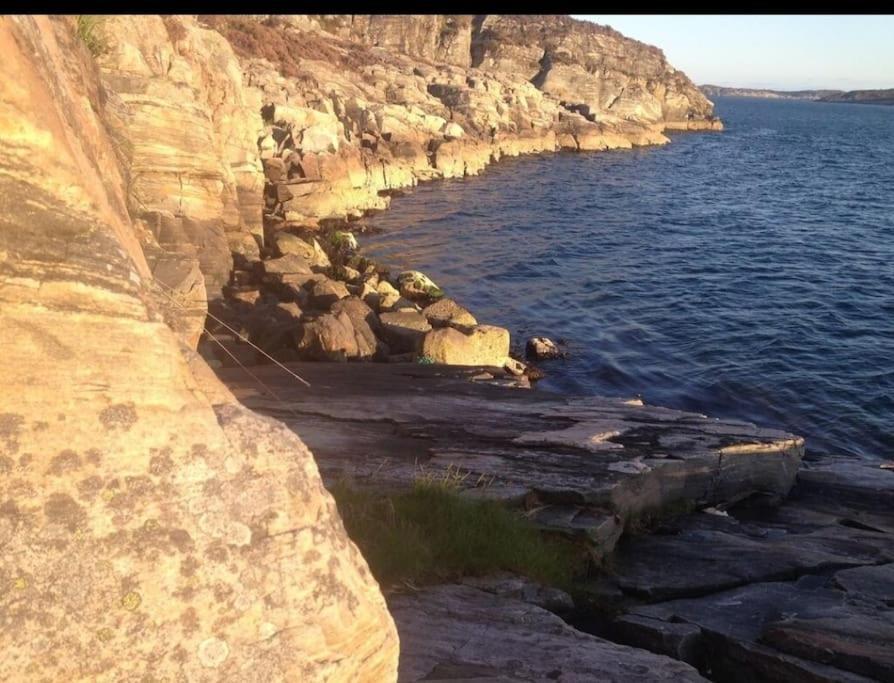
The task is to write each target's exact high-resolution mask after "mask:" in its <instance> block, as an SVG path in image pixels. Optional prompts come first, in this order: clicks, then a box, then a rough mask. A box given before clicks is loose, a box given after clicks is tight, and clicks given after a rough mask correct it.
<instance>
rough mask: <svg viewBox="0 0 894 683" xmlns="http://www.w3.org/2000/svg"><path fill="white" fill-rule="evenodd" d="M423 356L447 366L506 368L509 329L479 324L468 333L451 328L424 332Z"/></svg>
mask: <svg viewBox="0 0 894 683" xmlns="http://www.w3.org/2000/svg"><path fill="white" fill-rule="evenodd" d="M422 355H424V356H427V357H429V358H431V359H432V360H433V361H434V362H435V363H442V364H445V365H492V366H496V367H503V365H504V364H505V362H506V358H507V356H508V355H509V330H507V329H505V328H503V327H496V326H493V325H478V326H477V327H474V328H472V330H471V331H470V332H468V333H467V332H461V331H460V330H457V329H454V328H452V327H442V328H438V329H434V330H432V331H431V332H429V333H428V334H426V335H425V341H424V342H423V344H422Z"/></svg>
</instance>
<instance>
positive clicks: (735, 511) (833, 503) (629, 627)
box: [603, 456, 894, 682]
mask: <svg viewBox="0 0 894 683" xmlns="http://www.w3.org/2000/svg"><path fill="white" fill-rule="evenodd" d="M798 479H799V481H798V484H797V486H796V487H795V489H794V491H793V493H792V495H791V498H790V499H789V500H788V501H786V502H785V503H784V504H783V505H782V506H781V507H779V508H778V509H775V510H772V511H771V510H767V509H764V508H761V507H755V506H738V507H733V508H731V509H730V511H729V516H728V517H724V516H718V515H707V514H699V515H696V516H694V517H688V518H685V519H683V520H680V521H679V522H678V523H675V524H670V525H665V528H664V529H663V530H662V533H661V535H659V536H641V537H639V538H636V539H630V540H626V541H622V542H621V544H620V545H619V546H618V549H617V552H616V555H615V557H614V558H613V561H612V567H613V571H614V572H615V576H614V578H611V579H610V580H609V582H610V583H611V584H613V585H614V586H616V587H617V588H618V589H620V590H619V591H618V592H617V593H616V594H615V607H614V608H617V607H618V606H623V605H626V607H624V610H625V612H626V613H625V614H624V615H623V616H621V617H619V618H617V619H615V620H614V621H613V622H612V623H611V624H610V625H608V626H606V627H605V628H604V629H603V631H604V632H609V633H613V634H614V637H616V638H618V639H619V640H621V641H622V642H626V643H628V644H631V645H636V646H639V647H646V648H648V649H651V650H652V651H654V652H660V653H664V654H669V655H671V656H675V657H677V658H680V659H683V660H684V661H688V662H690V663H692V664H695V665H697V666H699V667H701V668H702V669H703V670H709V671H710V672H711V674H712V676H713V677H715V678H716V679H717V680H723V681H747V680H767V681H830V682H831V681H864V680H869V679H873V680H894V658H892V654H891V653H892V644H894V602H892V598H894V571H892V567H894V508H892V507H891V505H890V503H891V496H892V494H894V472H887V471H885V470H880V469H879V468H878V466H877V464H874V463H870V462H866V461H863V462H860V461H855V460H853V459H844V458H835V457H833V456H823V457H822V458H821V459H820V460H818V461H811V462H808V463H807V464H806V467H805V469H803V470H802V471H801V473H800V474H799V477H798ZM832 490H834V491H835V492H836V494H831V491H832ZM606 594H608V593H607V592H606V591H605V589H603V595H606ZM674 598H675V599H674ZM656 601H657V602H656ZM644 603H645V604H644ZM603 607H607V605H604V604H603Z"/></svg>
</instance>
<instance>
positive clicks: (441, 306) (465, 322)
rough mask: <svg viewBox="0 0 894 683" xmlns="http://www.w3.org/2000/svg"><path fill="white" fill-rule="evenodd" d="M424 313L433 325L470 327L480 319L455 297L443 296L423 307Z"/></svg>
mask: <svg viewBox="0 0 894 683" xmlns="http://www.w3.org/2000/svg"><path fill="white" fill-rule="evenodd" d="M422 315H424V316H425V318H426V320H428V322H429V323H430V324H431V326H432V327H447V326H449V327H458V328H460V329H468V328H471V327H475V325H477V324H478V321H477V320H476V319H475V316H474V315H472V314H471V313H469V311H468V310H467V309H465V308H463V307H462V306H460V305H459V304H458V303H456V302H455V301H454V300H453V299H450V298H446V297H445V298H443V299H440V300H438V301H436V302H435V303H433V304H431V305H429V306H426V307H425V308H424V309H422Z"/></svg>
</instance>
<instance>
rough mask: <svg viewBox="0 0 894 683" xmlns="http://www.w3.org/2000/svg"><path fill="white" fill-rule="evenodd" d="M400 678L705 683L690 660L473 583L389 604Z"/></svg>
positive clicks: (401, 596) (407, 682) (410, 595)
mask: <svg viewBox="0 0 894 683" xmlns="http://www.w3.org/2000/svg"><path fill="white" fill-rule="evenodd" d="M388 606H389V608H390V609H391V613H392V614H393V615H394V620H395V622H396V623H397V628H398V631H399V633H400V636H401V658H400V668H399V670H398V681H402V682H405V683H410V682H412V681H422V680H425V681H447V680H452V681H455V680H468V681H472V680H476V681H477V680H480V681H507V682H508V681H548V680H553V681H580V682H581V683H583V681H606V682H608V681H616V682H618V683H621V682H622V681H623V682H627V681H634V680H635V681H703V680H705V679H704V678H702V677H701V676H700V675H699V674H698V672H697V671H696V670H695V669H694V668H692V667H691V666H689V665H687V664H684V663H682V662H679V661H676V660H674V659H671V658H670V657H664V656H660V655H655V654H652V653H651V652H647V651H645V650H641V649H637V648H632V647H625V646H623V645H618V644H616V643H612V642H610V641H607V640H603V639H602V638H597V637H596V636H591V635H587V634H585V633H581V632H580V631H577V630H575V629H573V628H571V627H570V626H568V624H566V623H565V622H564V621H562V619H560V618H559V617H557V616H556V615H554V614H552V613H550V612H547V611H546V610H544V609H542V608H541V607H537V606H535V605H532V604H528V603H525V602H521V601H519V600H515V599H512V598H508V597H503V596H500V595H494V594H492V593H489V592H485V591H483V590H479V589H477V588H473V587H471V586H461V585H445V586H435V587H432V588H426V589H424V590H422V591H419V592H415V593H405V594H395V595H392V596H391V597H390V598H389V600H388Z"/></svg>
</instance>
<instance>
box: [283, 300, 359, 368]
mask: <svg viewBox="0 0 894 683" xmlns="http://www.w3.org/2000/svg"><path fill="white" fill-rule="evenodd" d="M295 343H296V347H297V349H298V353H299V354H300V355H301V356H302V357H303V358H307V359H308V360H323V361H337V362H344V361H347V360H348V359H349V358H357V357H358V355H359V353H360V350H359V347H358V345H357V336H356V333H355V332H354V325H353V323H352V322H351V316H349V315H348V314H347V312H346V311H340V312H338V313H324V314H323V315H321V316H319V317H318V318H316V319H315V320H312V321H310V322H308V323H306V324H305V325H303V326H302V327H301V328H300V330H299V331H298V334H297V336H296V339H295Z"/></svg>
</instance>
